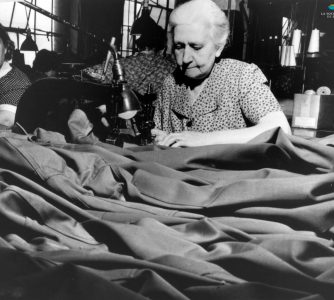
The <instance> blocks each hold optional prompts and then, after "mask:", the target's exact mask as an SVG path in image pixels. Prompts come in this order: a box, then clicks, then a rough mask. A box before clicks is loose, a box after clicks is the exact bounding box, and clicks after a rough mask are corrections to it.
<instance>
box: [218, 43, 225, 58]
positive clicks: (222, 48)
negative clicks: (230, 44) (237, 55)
mask: <svg viewBox="0 0 334 300" xmlns="http://www.w3.org/2000/svg"><path fill="white" fill-rule="evenodd" d="M224 47H225V44H222V45H218V46H217V50H216V57H220V55H221V54H222V52H223V50H224Z"/></svg>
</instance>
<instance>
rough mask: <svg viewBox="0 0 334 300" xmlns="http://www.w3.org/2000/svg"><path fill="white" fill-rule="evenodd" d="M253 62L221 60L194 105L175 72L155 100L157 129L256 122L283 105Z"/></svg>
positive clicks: (202, 128) (234, 126) (237, 126)
mask: <svg viewBox="0 0 334 300" xmlns="http://www.w3.org/2000/svg"><path fill="white" fill-rule="evenodd" d="M266 81H267V79H266V77H265V76H264V74H263V73H262V72H261V70H260V69H259V68H258V67H257V66H256V65H254V64H248V63H245V62H241V61H237V60H233V59H222V60H221V61H220V62H219V63H217V64H216V65H215V66H214V68H213V70H212V72H211V74H210V77H209V78H208V80H207V82H206V84H205V86H204V88H203V90H202V91H201V93H200V94H199V97H198V98H197V99H196V101H195V102H194V103H193V104H192V105H191V104H190V103H191V98H190V95H189V91H188V89H187V86H186V85H185V84H184V82H183V81H182V80H179V78H178V75H177V74H176V73H175V74H173V76H172V75H170V76H168V77H167V78H166V79H165V81H164V84H163V87H162V89H161V92H160V94H159V96H158V99H157V101H156V110H155V116H154V122H155V125H156V128H157V129H161V130H164V131H166V132H167V133H170V132H180V131H184V130H191V131H200V132H211V131H219V130H227V129H240V128H245V127H247V125H248V124H249V123H251V124H257V123H258V122H259V120H260V119H261V118H263V117H264V116H266V115H267V114H268V113H270V112H274V111H281V107H280V105H279V103H278V101H277V100H276V98H275V97H274V95H273V94H272V92H271V91H270V89H269V87H268V86H267V85H266V84H265V83H266Z"/></svg>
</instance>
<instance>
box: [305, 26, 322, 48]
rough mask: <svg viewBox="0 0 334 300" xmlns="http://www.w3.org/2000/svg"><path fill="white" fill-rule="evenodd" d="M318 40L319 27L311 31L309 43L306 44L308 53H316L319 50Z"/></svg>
mask: <svg viewBox="0 0 334 300" xmlns="http://www.w3.org/2000/svg"><path fill="white" fill-rule="evenodd" d="M319 40H320V31H319V29H313V30H312V33H311V38H310V43H309V45H308V49H307V52H308V53H317V52H319Z"/></svg>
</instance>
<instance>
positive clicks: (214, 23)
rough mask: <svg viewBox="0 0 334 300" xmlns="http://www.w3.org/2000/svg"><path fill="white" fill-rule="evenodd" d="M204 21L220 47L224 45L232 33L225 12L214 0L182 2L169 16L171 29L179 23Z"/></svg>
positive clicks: (186, 23) (171, 30)
mask: <svg viewBox="0 0 334 300" xmlns="http://www.w3.org/2000/svg"><path fill="white" fill-rule="evenodd" d="M195 23H203V24H204V25H205V26H208V27H209V29H210V33H211V38H212V40H213V41H214V43H215V44H216V45H217V46H218V47H224V46H225V44H226V41H227V38H228V36H229V33H230V26H229V22H228V19H227V17H226V15H225V13H224V12H223V11H222V10H221V9H220V8H219V6H218V5H217V4H216V3H215V2H213V1H212V0H191V1H188V2H185V3H183V4H180V5H179V6H177V7H176V8H175V9H174V10H173V11H172V13H171V15H170V17H169V31H170V32H171V33H173V31H174V28H175V27H176V26H177V25H189V24H195Z"/></svg>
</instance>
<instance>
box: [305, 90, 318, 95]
mask: <svg viewBox="0 0 334 300" xmlns="http://www.w3.org/2000/svg"><path fill="white" fill-rule="evenodd" d="M304 94H305V95H315V94H316V93H315V91H313V90H306V91H305V92H304Z"/></svg>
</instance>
